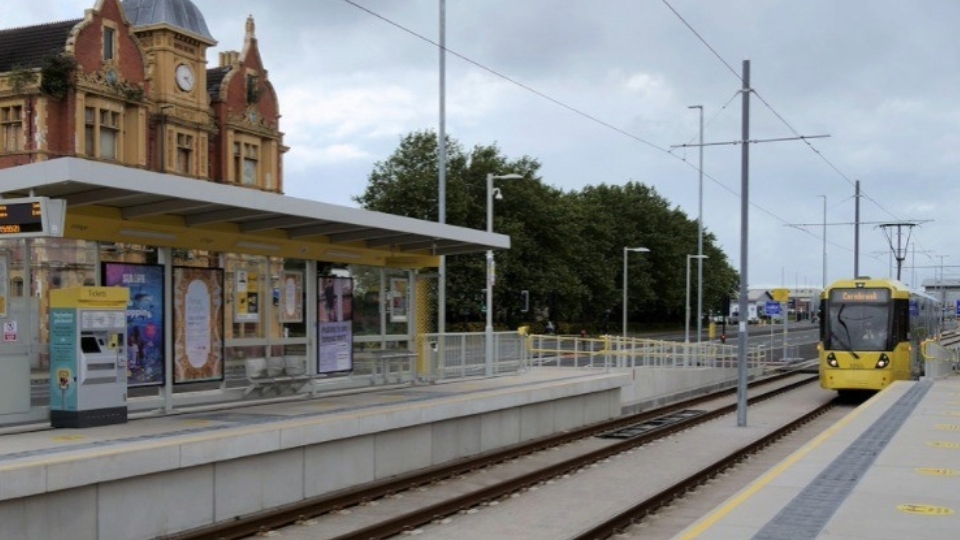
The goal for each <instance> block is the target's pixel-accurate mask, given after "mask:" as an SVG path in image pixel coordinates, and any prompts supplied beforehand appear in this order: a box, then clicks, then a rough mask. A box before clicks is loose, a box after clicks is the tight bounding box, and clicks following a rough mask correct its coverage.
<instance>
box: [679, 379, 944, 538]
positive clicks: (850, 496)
mask: <svg viewBox="0 0 960 540" xmlns="http://www.w3.org/2000/svg"><path fill="white" fill-rule="evenodd" d="M958 535H960V379H958V378H956V377H952V378H946V379H940V380H937V381H923V382H897V383H895V384H894V385H892V386H891V387H889V388H888V389H886V390H885V391H883V392H880V393H878V394H877V395H875V396H874V397H872V398H871V399H870V400H869V401H867V402H865V403H864V404H863V405H861V406H859V407H858V408H857V409H856V410H854V411H853V412H852V413H851V414H850V415H848V416H846V417H845V418H844V419H843V420H841V421H840V422H838V423H837V424H835V425H834V426H832V427H831V428H830V429H828V430H827V431H825V432H824V433H822V434H821V435H819V436H818V437H817V438H816V439H814V440H813V441H811V442H810V443H808V444H807V445H805V446H804V447H802V448H801V449H800V450H798V451H797V452H795V453H793V454H792V455H791V456H790V457H788V458H787V459H785V460H784V461H782V462H781V463H780V464H778V465H777V466H775V467H774V468H772V469H770V471H768V472H767V473H766V474H765V475H763V476H762V477H760V478H759V479H757V480H756V481H755V482H753V483H752V484H751V485H750V486H748V487H746V488H744V489H743V490H741V491H740V492H739V493H738V494H737V495H735V496H733V497H731V498H730V499H728V500H727V501H726V502H724V503H723V504H721V505H719V506H718V507H717V508H715V509H714V510H713V511H712V512H710V513H709V514H707V515H706V516H704V517H703V518H702V519H700V520H699V521H697V522H696V523H695V524H693V525H691V526H690V527H688V528H687V529H686V530H684V531H683V532H682V533H681V534H679V535H677V536H676V537H675V540H681V539H682V540H691V539H695V538H696V539H701V540H730V539H745V540H746V539H754V540H803V539H819V540H841V539H844V540H854V539H858V540H861V539H864V538H869V539H871V540H902V539H904V538H923V539H926V540H929V539H941V538H942V539H948V538H949V539H954V538H957V537H958Z"/></svg>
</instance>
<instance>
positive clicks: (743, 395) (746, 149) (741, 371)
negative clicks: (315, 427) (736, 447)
mask: <svg viewBox="0 0 960 540" xmlns="http://www.w3.org/2000/svg"><path fill="white" fill-rule="evenodd" d="M742 81H743V88H742V90H741V93H742V98H743V101H742V103H743V105H742V108H743V120H742V125H741V131H742V133H741V138H740V140H739V141H729V142H716V143H701V144H696V145H694V144H681V145H675V146H673V148H678V147H685V146H716V145H729V144H741V145H743V147H742V148H741V149H740V299H739V306H740V307H739V310H740V320H739V321H737V325H738V330H739V331H738V333H737V334H738V335H737V343H738V346H737V426H739V427H744V426H746V425H747V375H748V373H747V338H748V336H747V321H746V320H745V318H746V315H747V313H748V310H747V284H748V283H749V281H748V268H747V262H748V254H749V249H748V247H749V246H748V238H749V236H750V143H757V142H780V141H799V140H804V139H814V138H820V137H829V135H812V136H811V135H805V136H804V135H802V136H797V137H780V138H776V139H765V140H751V139H750V93H751V90H750V61H749V60H744V61H743V76H742Z"/></svg>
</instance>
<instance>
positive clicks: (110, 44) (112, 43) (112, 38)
mask: <svg viewBox="0 0 960 540" xmlns="http://www.w3.org/2000/svg"><path fill="white" fill-rule="evenodd" d="M116 38H117V31H116V30H114V29H113V28H110V27H109V26H104V27H103V61H104V62H108V61H110V60H113V58H114V57H115V56H116Z"/></svg>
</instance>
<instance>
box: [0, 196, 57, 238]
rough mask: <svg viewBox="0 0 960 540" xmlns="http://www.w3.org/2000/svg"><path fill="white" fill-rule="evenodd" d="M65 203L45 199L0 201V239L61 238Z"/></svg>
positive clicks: (31, 198) (32, 198)
mask: <svg viewBox="0 0 960 540" xmlns="http://www.w3.org/2000/svg"><path fill="white" fill-rule="evenodd" d="M65 218H66V201H64V200H62V199H61V200H51V199H49V198H47V197H30V198H25V199H0V237H4V238H10V237H13V238H28V237H36V236H63V225H64V220H65Z"/></svg>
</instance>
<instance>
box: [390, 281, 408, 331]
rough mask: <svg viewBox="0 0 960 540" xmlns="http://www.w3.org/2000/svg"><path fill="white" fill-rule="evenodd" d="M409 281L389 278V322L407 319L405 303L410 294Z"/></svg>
mask: <svg viewBox="0 0 960 540" xmlns="http://www.w3.org/2000/svg"><path fill="white" fill-rule="evenodd" d="M408 288H409V281H407V280H406V279H404V278H390V322H406V321H407V305H408V303H407V302H408V299H409V296H410V292H409V289H408Z"/></svg>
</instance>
